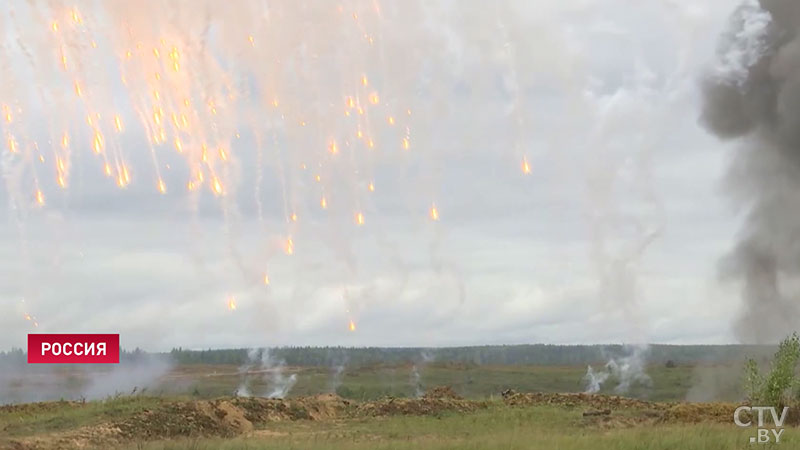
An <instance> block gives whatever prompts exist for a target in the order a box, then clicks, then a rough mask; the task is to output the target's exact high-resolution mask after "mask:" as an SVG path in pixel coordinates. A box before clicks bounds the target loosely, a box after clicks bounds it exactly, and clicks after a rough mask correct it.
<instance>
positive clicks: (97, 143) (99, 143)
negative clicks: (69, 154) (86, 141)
mask: <svg viewBox="0 0 800 450" xmlns="http://www.w3.org/2000/svg"><path fill="white" fill-rule="evenodd" d="M92 149H94V152H95V153H100V152H102V151H103V135H101V134H100V132H99V131H95V133H94V141H93V142H92Z"/></svg>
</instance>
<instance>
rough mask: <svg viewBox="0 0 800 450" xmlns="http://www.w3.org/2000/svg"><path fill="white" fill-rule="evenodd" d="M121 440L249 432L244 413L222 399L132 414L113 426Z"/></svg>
mask: <svg viewBox="0 0 800 450" xmlns="http://www.w3.org/2000/svg"><path fill="white" fill-rule="evenodd" d="M116 427H117V428H119V430H120V435H121V437H123V438H129V439H141V440H145V439H164V438H170V437H174V436H222V437H229V436H234V435H236V434H239V433H241V432H242V431H246V430H248V429H252V423H251V422H250V421H249V420H247V419H246V418H245V415H244V413H243V411H242V410H241V409H239V408H236V407H235V406H234V405H233V404H232V403H230V402H229V401H225V400H213V401H198V402H181V403H171V404H168V405H164V406H162V407H160V408H158V409H155V410H151V411H150V410H148V411H144V412H141V413H139V414H136V415H134V416H133V417H130V418H128V419H125V420H123V421H122V422H120V423H117V424H116Z"/></svg>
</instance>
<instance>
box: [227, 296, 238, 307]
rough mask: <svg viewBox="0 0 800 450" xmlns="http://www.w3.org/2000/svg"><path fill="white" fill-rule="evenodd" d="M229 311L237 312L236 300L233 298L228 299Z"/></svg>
mask: <svg viewBox="0 0 800 450" xmlns="http://www.w3.org/2000/svg"><path fill="white" fill-rule="evenodd" d="M228 309H229V310H231V311H236V299H235V298H233V296H230V297H228Z"/></svg>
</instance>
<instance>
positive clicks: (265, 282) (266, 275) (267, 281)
mask: <svg viewBox="0 0 800 450" xmlns="http://www.w3.org/2000/svg"><path fill="white" fill-rule="evenodd" d="M264 286H269V275H268V274H266V273H265V274H264Z"/></svg>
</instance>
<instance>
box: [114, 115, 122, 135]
mask: <svg viewBox="0 0 800 450" xmlns="http://www.w3.org/2000/svg"><path fill="white" fill-rule="evenodd" d="M114 127H115V128H116V129H117V133H121V132H122V119H121V118H120V117H119V116H118V115H117V116H114Z"/></svg>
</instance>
